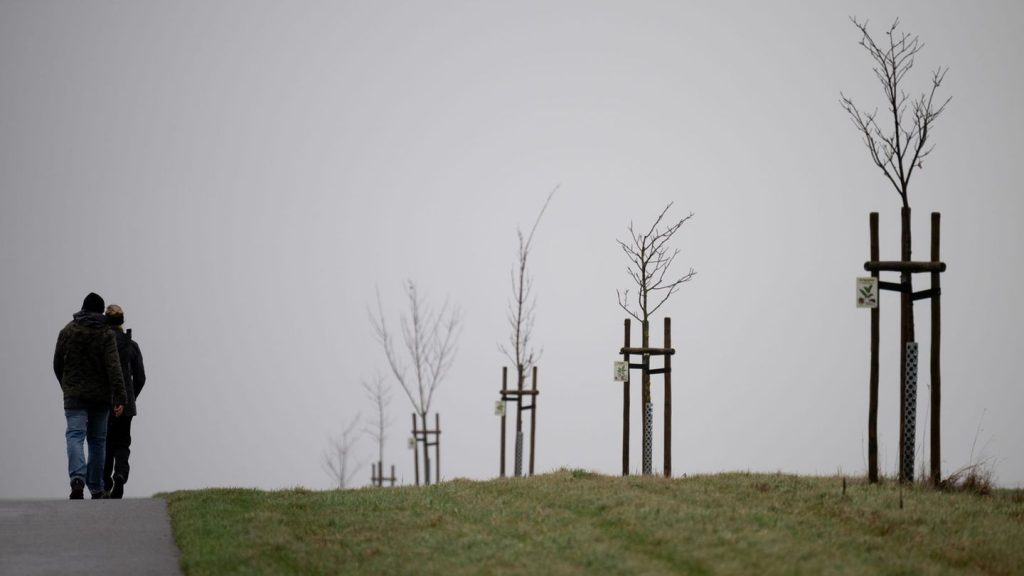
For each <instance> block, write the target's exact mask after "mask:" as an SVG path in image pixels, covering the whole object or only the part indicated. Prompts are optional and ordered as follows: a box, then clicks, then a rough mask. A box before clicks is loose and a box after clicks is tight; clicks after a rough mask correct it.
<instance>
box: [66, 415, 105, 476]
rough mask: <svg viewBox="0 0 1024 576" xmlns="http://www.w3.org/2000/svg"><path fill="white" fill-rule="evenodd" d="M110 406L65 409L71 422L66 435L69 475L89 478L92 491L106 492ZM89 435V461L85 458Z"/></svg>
mask: <svg viewBox="0 0 1024 576" xmlns="http://www.w3.org/2000/svg"><path fill="white" fill-rule="evenodd" d="M109 413H110V407H109V406H103V407H99V408H89V409H85V408H82V409H78V410H64V417H65V418H66V419H67V421H68V429H67V432H65V433H64V437H65V439H66V440H67V443H68V476H70V477H71V479H72V480H74V479H75V478H80V479H82V480H85V485H86V486H88V487H89V492H92V493H96V492H101V491H103V464H104V462H105V451H106V448H107V415H108V414H109ZM86 438H88V444H89V462H88V464H86V461H85V450H84V446H83V442H84V441H85V440H86Z"/></svg>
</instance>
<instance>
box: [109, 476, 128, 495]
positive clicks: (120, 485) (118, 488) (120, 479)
mask: <svg viewBox="0 0 1024 576" xmlns="http://www.w3.org/2000/svg"><path fill="white" fill-rule="evenodd" d="M125 482H127V480H126V479H125V477H124V476H122V475H120V474H116V475H115V476H114V488H113V489H111V490H110V497H111V498H116V499H118V500H120V499H121V498H123V497H124V483H125Z"/></svg>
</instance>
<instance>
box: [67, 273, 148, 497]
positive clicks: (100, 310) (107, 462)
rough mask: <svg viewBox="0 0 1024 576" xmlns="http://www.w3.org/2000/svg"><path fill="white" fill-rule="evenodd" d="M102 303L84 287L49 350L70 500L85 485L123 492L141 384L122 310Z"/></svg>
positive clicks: (138, 355)
mask: <svg viewBox="0 0 1024 576" xmlns="http://www.w3.org/2000/svg"><path fill="white" fill-rule="evenodd" d="M104 304H105V303H104V301H103V298H102V297H100V296H99V295H98V294H95V293H91V292H90V293H89V295H88V296H86V297H85V300H84V301H83V302H82V309H81V310H80V311H79V312H76V313H75V314H74V316H73V318H72V320H71V322H69V323H68V324H67V326H65V327H64V329H63V330H61V331H60V334H59V335H58V337H57V346H56V348H55V350H54V353H53V372H54V375H55V376H56V377H57V381H58V382H60V387H61V390H62V392H63V395H64V416H65V419H66V420H67V430H66V432H65V439H66V442H67V454H68V476H69V477H70V479H71V496H70V498H71V499H72V500H80V499H83V498H84V497H85V495H84V492H85V488H88V489H89V493H90V494H91V495H92V498H94V499H101V498H108V497H112V498H121V497H122V496H123V494H124V485H125V484H126V483H127V482H128V472H129V464H128V457H129V454H130V453H131V450H130V447H131V421H132V418H133V417H134V416H135V414H136V406H135V401H136V399H137V398H138V395H139V392H140V391H141V390H142V387H143V386H144V385H145V383H146V372H145V368H144V367H143V362H142V351H141V350H140V349H139V345H138V344H136V343H135V342H134V341H133V340H132V339H131V334H130V331H129V332H128V333H126V332H125V331H124V330H123V324H124V311H123V310H122V309H121V308H120V307H119V306H117V305H111V306H110V307H107V308H106V310H104ZM104 312H106V313H104ZM85 444H88V449H89V451H88V459H87V458H86V453H85V450H84V448H85Z"/></svg>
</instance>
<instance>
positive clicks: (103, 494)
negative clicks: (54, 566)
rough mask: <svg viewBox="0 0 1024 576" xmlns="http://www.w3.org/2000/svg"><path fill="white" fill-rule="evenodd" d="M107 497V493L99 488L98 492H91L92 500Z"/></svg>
mask: <svg viewBox="0 0 1024 576" xmlns="http://www.w3.org/2000/svg"><path fill="white" fill-rule="evenodd" d="M107 498H108V496H107V493H106V492H104V491H103V490H100V491H99V492H93V493H92V499H93V500H106V499H107Z"/></svg>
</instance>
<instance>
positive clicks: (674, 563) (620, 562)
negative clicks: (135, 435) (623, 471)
mask: <svg viewBox="0 0 1024 576" xmlns="http://www.w3.org/2000/svg"><path fill="white" fill-rule="evenodd" d="M163 497H165V498H166V499H167V501H168V508H169V510H170V515H171V521H172V525H173V528H174V535H175V539H176V540H177V543H178V546H179V547H180V549H181V553H182V566H183V567H184V569H185V571H186V573H187V574H189V575H199V574H504V573H514V574H591V573H602V574H603V573H614V574H625V573H630V574H659V573H673V572H674V573H684V574H954V573H956V574H960V573H978V574H1021V573H1024V491H1022V490H1013V491H1009V490H1001V491H1000V490H997V491H995V492H994V493H993V494H992V495H989V496H978V495H974V494H966V493H942V492H936V491H933V490H930V489H927V488H912V489H905V490H904V493H903V498H904V509H903V510H900V509H899V496H898V492H897V487H896V486H895V485H894V484H893V483H891V482H890V483H886V484H883V485H876V486H869V485H867V484H864V483H860V482H858V483H852V482H851V483H850V485H849V487H848V489H847V491H846V495H845V496H844V495H843V494H842V483H841V480H840V479H839V478H812V477H801V476H789V475H781V474H778V475H771V474H718V475H713V476H697V477H690V478H681V479H673V480H666V479H663V478H640V477H629V478H620V477H608V476H601V475H597V474H592V473H588V472H584V471H580V470H572V471H569V470H562V471H559V472H556V473H554V474H548V475H544V476H538V477H534V478H529V479H507V480H494V481H488V482H471V481H466V480H454V481H451V482H445V483H442V484H440V485H436V486H430V487H423V488H413V487H406V488H386V489H374V488H365V489H361V490H348V491H330V492H310V491H307V490H287V491H278V492H261V491H256V490H238V489H216V490H201V491H189V492H174V493H171V494H164V495H163Z"/></svg>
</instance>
